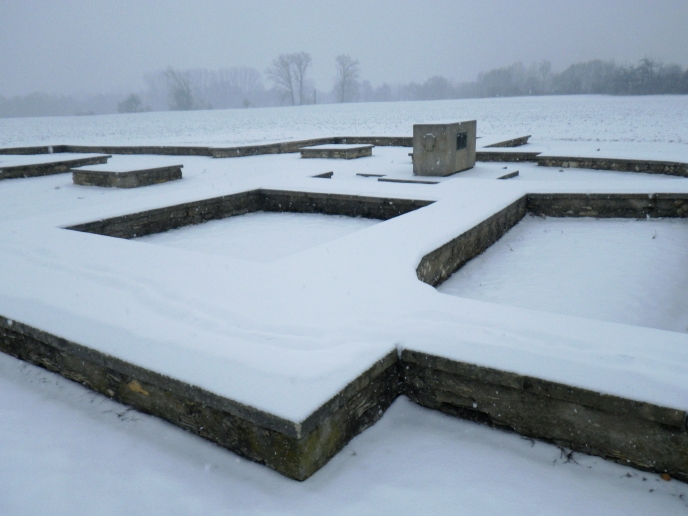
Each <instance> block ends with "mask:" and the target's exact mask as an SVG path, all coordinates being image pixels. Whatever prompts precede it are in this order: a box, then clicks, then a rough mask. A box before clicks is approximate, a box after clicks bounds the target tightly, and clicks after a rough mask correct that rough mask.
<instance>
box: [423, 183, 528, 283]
mask: <svg viewBox="0 0 688 516" xmlns="http://www.w3.org/2000/svg"><path fill="white" fill-rule="evenodd" d="M525 214H526V197H525V196H524V197H521V198H520V199H519V200H518V201H516V202H514V203H513V204H511V205H509V206H507V207H506V208H504V209H503V210H501V211H499V212H497V213H495V214H494V215H492V216H491V217H490V218H488V219H486V220H484V221H483V222H481V223H480V224H478V225H477V226H475V227H473V228H471V229H469V230H468V231H466V232H465V233H462V234H461V235H459V236H457V237H456V238H454V239H452V240H450V241H449V242H447V243H446V244H444V245H443V246H441V247H439V248H437V249H435V250H434V251H432V252H431V253H428V254H426V255H425V256H423V258H422V259H421V261H420V263H419V264H418V267H417V268H416V275H417V276H418V279H419V280H421V281H422V282H424V283H427V284H429V285H432V286H437V285H439V284H440V283H442V282H444V281H445V280H446V279H447V278H448V277H449V276H451V275H452V274H454V272H456V271H457V270H458V269H460V268H461V267H463V265H464V264H466V262H468V261H469V260H471V259H473V258H474V257H476V256H478V255H479V254H481V253H483V252H484V251H485V250H486V249H487V248H488V247H490V246H491V245H492V244H494V243H495V242H496V241H497V240H499V239H500V238H502V236H503V235H504V233H506V232H507V231H509V230H510V229H511V228H512V227H514V226H515V225H516V224H517V223H518V222H519V221H520V220H521V219H522V218H523V217H524V216H525Z"/></svg>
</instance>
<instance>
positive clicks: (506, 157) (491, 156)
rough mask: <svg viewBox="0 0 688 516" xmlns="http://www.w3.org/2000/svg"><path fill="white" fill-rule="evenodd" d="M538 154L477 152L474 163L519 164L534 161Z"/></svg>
mask: <svg viewBox="0 0 688 516" xmlns="http://www.w3.org/2000/svg"><path fill="white" fill-rule="evenodd" d="M538 154H540V153H539V152H500V151H477V152H476V153H475V160H476V161H491V162H498V163H520V162H521V161H536V160H537V156H538Z"/></svg>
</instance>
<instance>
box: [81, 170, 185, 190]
mask: <svg viewBox="0 0 688 516" xmlns="http://www.w3.org/2000/svg"><path fill="white" fill-rule="evenodd" d="M182 167H183V165H171V166H166V167H157V168H146V169H141V170H128V171H126V172H110V171H105V170H84V169H75V170H72V181H74V184H77V185H84V186H106V187H114V188H138V187H140V186H148V185H155V184H158V183H166V182H168V181H175V180H177V179H181V178H182Z"/></svg>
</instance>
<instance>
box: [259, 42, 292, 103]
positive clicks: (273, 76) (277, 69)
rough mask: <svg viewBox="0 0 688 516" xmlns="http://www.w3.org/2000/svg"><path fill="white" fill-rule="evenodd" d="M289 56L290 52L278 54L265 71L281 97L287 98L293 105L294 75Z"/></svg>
mask: <svg viewBox="0 0 688 516" xmlns="http://www.w3.org/2000/svg"><path fill="white" fill-rule="evenodd" d="M290 57H291V56H290V54H280V55H279V56H277V57H276V58H275V59H274V60H273V61H272V65H271V66H270V67H269V68H268V69H267V70H266V71H265V73H266V74H267V76H268V79H270V80H271V81H272V82H273V84H274V85H275V89H276V90H277V91H278V92H279V93H280V95H281V96H282V97H283V98H288V99H289V102H290V103H291V105H292V106H293V105H294V104H296V99H295V98H294V76H293V73H292V67H291V58H290Z"/></svg>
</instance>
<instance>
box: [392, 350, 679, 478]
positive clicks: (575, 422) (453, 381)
mask: <svg viewBox="0 0 688 516" xmlns="http://www.w3.org/2000/svg"><path fill="white" fill-rule="evenodd" d="M401 371H402V374H403V377H404V378H403V380H404V387H405V391H404V393H405V394H406V395H407V396H408V397H409V398H410V399H412V400H413V401H415V402H416V403H418V404H420V405H424V406H426V407H429V408H433V409H436V410H440V411H442V412H446V413H448V414H451V415H454V416H458V417H461V418H465V419H471V420H473V421H477V422H479V423H483V424H488V425H490V426H494V427H498V428H502V429H505V430H509V431H514V432H517V433H519V434H521V435H523V436H526V437H532V438H535V439H540V440H544V441H548V442H553V443H555V444H557V445H559V446H563V447H565V448H569V449H570V450H575V451H579V452H583V453H587V454H590V455H597V456H601V457H604V458H606V459H610V460H614V461H616V462H619V463H621V464H624V465H627V466H633V467H635V468H638V469H642V470H647V471H654V472H669V473H670V474H671V476H673V477H675V478H677V479H680V480H682V481H684V482H686V481H688V433H687V432H686V413H685V412H683V411H679V410H675V409H671V408H665V407H658V406H655V405H651V404H648V403H642V402H637V401H631V400H626V399H623V398H618V397H616V396H608V395H604V394H600V393H597V392H593V391H588V390H585V389H580V388H576V387H571V386H567V385H562V384H557V383H553V382H548V381H545V380H540V379H538V378H533V377H527V376H520V375H517V374H514V373H509V372H505V371H499V370H495V369H489V368H485V367H479V366H475V365H471V364H465V363H461V362H456V361H452V360H447V359H444V358H441V357H435V356H431V355H427V354H424V353H417V352H414V351H409V350H404V351H403V353H402V368H401Z"/></svg>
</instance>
